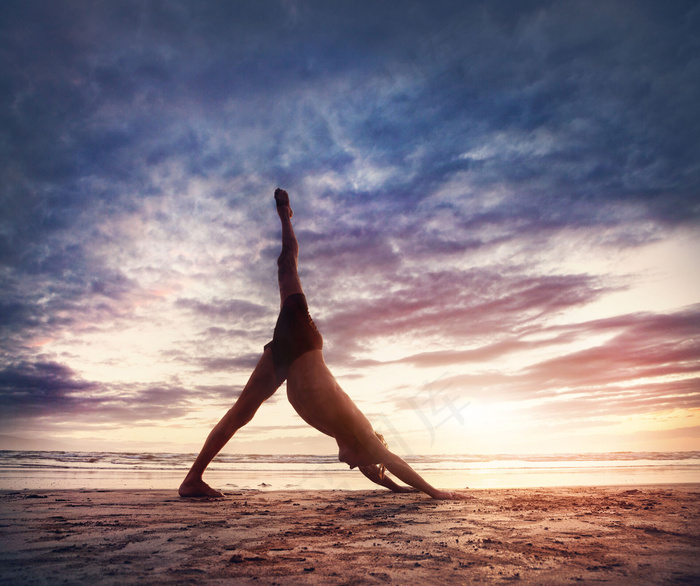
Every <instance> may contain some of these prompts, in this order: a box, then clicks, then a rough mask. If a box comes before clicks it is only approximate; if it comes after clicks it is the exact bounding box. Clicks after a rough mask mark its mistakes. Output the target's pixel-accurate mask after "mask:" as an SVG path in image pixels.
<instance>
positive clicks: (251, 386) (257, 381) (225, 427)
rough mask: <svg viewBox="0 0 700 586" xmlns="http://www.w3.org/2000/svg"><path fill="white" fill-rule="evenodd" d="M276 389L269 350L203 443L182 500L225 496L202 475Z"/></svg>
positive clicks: (184, 481)
mask: <svg viewBox="0 0 700 586" xmlns="http://www.w3.org/2000/svg"><path fill="white" fill-rule="evenodd" d="M277 388H278V384H277V379H276V377H275V368H274V364H273V361H272V349H270V348H266V349H265V352H263V355H262V358H260V360H259V362H258V364H257V366H256V367H255V370H254V371H253V374H252V375H251V376H250V379H249V380H248V383H247V384H246V386H245V388H244V389H243V392H242V393H241V395H240V396H239V397H238V400H237V401H236V402H235V404H234V405H233V407H231V409H229V410H228V412H227V413H226V415H224V417H223V418H222V419H221V421H219V423H217V424H216V426H215V427H214V429H212V430H211V433H210V434H209V436H208V437H207V439H206V441H205V442H204V446H203V447H202V450H201V451H200V452H199V455H198V456H197V458H196V460H195V461H194V464H192V468H191V469H190V471H189V472H188V474H187V476H186V477H185V480H183V481H182V484H181V485H180V489H179V490H178V493H179V494H180V496H214V497H222V496H224V495H223V493H221V492H219V491H218V490H216V489H213V488H212V487H211V486H209V485H208V484H207V483H206V482H204V480H202V474H204V470H205V469H206V467H207V466H208V465H209V463H210V462H211V461H212V460H213V459H214V457H215V456H216V455H217V454H218V453H219V452H220V451H221V448H223V447H224V446H225V445H226V443H227V442H228V441H229V440H230V439H231V438H232V437H233V434H234V433H236V431H238V430H239V429H240V428H241V427H243V426H244V425H245V424H246V423H248V422H249V421H250V420H251V419H252V418H253V415H255V412H256V411H257V410H258V408H259V407H260V405H262V403H263V402H264V401H266V400H267V399H269V398H270V397H271V396H272V395H273V394H274V393H275V391H276V390H277Z"/></svg>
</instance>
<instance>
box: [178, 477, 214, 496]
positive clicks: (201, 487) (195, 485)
mask: <svg viewBox="0 0 700 586" xmlns="http://www.w3.org/2000/svg"><path fill="white" fill-rule="evenodd" d="M177 492H178V494H179V495H180V496H186V497H189V496H211V497H216V498H223V496H224V493H223V492H220V491H218V490H216V489H215V488H212V487H211V486H209V485H208V484H207V483H206V482H204V480H195V481H188V480H186V479H185V480H184V481H183V482H182V484H181V485H180V488H179V489H178V491H177Z"/></svg>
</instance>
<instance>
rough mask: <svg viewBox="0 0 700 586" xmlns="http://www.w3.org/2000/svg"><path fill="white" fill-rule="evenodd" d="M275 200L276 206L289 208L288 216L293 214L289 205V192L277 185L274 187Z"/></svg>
mask: <svg viewBox="0 0 700 586" xmlns="http://www.w3.org/2000/svg"><path fill="white" fill-rule="evenodd" d="M275 202H277V207H278V208H287V209H288V210H289V217H290V218H291V217H292V216H293V215H294V212H293V211H292V207H291V206H290V205H289V194H288V193H287V192H286V191H285V190H284V189H280V188H279V187H278V188H277V189H275Z"/></svg>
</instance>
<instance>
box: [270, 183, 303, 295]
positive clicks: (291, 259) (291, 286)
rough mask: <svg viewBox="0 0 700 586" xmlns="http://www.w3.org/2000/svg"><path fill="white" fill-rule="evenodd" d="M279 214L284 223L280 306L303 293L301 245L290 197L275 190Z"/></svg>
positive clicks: (279, 279) (279, 259)
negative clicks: (295, 295)
mask: <svg viewBox="0 0 700 586" xmlns="http://www.w3.org/2000/svg"><path fill="white" fill-rule="evenodd" d="M275 201H276V202H277V214H278V215H279V217H280V222H282V252H281V253H280V255H279V258H278V259H277V267H278V271H277V279H278V281H279V286H280V304H282V303H284V300H285V299H286V298H287V297H289V296H290V295H293V294H294V293H303V290H302V288H301V281H300V280H299V273H298V272H297V263H298V260H299V243H298V242H297V239H296V236H295V235H294V229H293V228H292V220H291V217H292V215H293V212H292V208H291V207H290V205H289V195H287V192H286V191H284V190H283V189H276V190H275Z"/></svg>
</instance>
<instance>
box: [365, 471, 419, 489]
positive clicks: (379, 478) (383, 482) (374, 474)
mask: <svg viewBox="0 0 700 586" xmlns="http://www.w3.org/2000/svg"><path fill="white" fill-rule="evenodd" d="M358 468H359V469H360V472H362V474H364V475H365V476H366V477H367V478H369V479H370V480H371V481H372V482H374V483H375V484H378V485H379V486H383V487H384V488H388V489H389V490H391V491H393V492H415V491H416V490H417V489H415V488H413V487H410V486H400V485H398V484H396V483H395V482H394V481H393V480H392V479H391V478H389V477H388V476H387V475H386V474H380V473H379V466H377V465H376V464H372V465H371V466H358Z"/></svg>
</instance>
